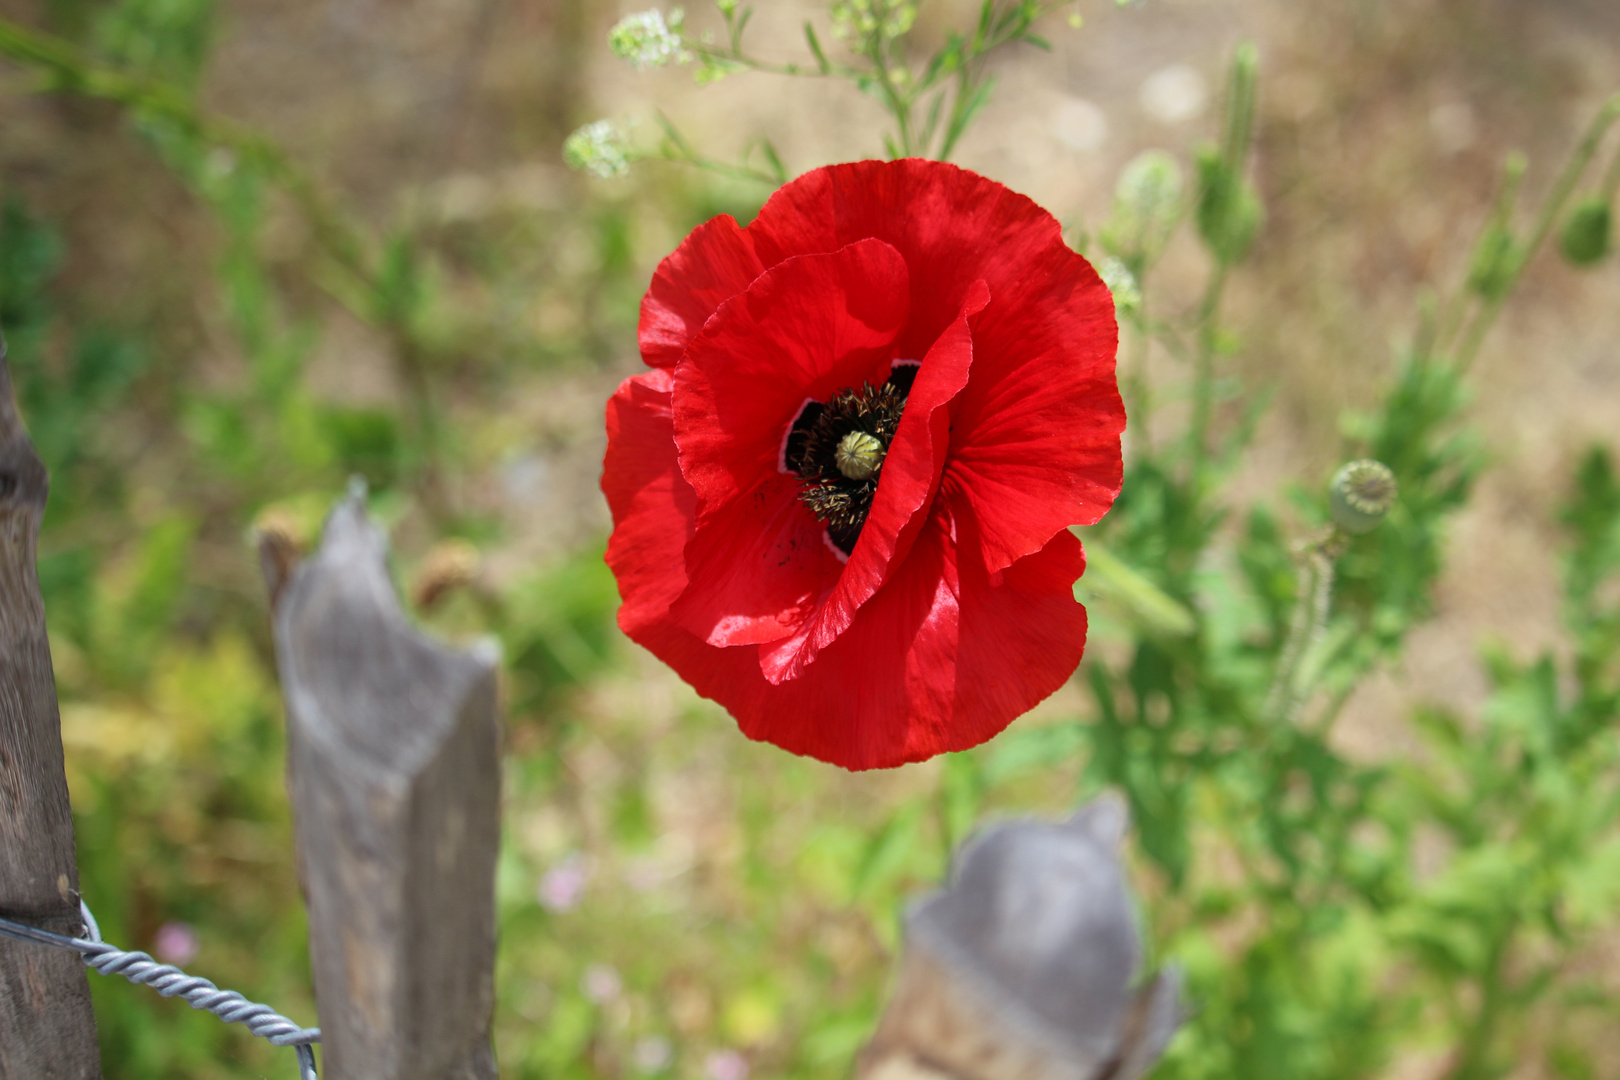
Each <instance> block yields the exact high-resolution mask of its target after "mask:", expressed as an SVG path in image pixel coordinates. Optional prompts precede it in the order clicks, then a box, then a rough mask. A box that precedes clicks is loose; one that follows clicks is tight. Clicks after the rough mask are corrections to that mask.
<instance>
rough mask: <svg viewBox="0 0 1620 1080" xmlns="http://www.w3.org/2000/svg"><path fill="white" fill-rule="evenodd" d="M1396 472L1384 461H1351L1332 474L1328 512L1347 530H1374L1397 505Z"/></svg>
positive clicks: (1361, 531) (1340, 526)
mask: <svg viewBox="0 0 1620 1080" xmlns="http://www.w3.org/2000/svg"><path fill="white" fill-rule="evenodd" d="M1396 492H1397V488H1396V484H1395V474H1394V473H1392V472H1390V471H1389V466H1388V465H1385V464H1384V463H1383V462H1381V461H1372V460H1362V461H1352V462H1350V464H1348V465H1346V466H1344V467H1343V468H1342V469H1340V470H1339V471H1338V472H1336V473H1334V474H1333V483H1332V484H1331V485H1330V486H1329V488H1328V512H1329V514H1330V515H1331V516H1332V518H1333V523H1334V524H1335V525H1337V526H1338V527H1339V528H1341V529H1343V530H1344V531H1345V532H1350V533H1364V532H1371V531H1372V530H1373V529H1375V528H1377V527H1378V523H1379V522H1380V521H1383V520H1384V515H1385V514H1387V513H1389V508H1390V507H1392V506H1394V505H1395V495H1396Z"/></svg>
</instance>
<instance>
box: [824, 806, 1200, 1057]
mask: <svg viewBox="0 0 1620 1080" xmlns="http://www.w3.org/2000/svg"><path fill="white" fill-rule="evenodd" d="M1125 822H1126V812H1125V806H1124V803H1123V802H1120V801H1119V800H1117V799H1114V798H1111V797H1104V798H1101V799H1097V800H1095V801H1094V802H1092V803H1090V804H1088V805H1087V806H1086V807H1085V808H1084V809H1082V810H1081V811H1080V812H1079V813H1078V814H1076V815H1075V816H1074V817H1073V818H1072V819H1070V820H1069V821H1067V822H1064V823H1061V824H1058V823H1050V822H1041V821H1031V820H1027V819H1026V820H1021V821H1013V822H1008V823H1005V824H1002V825H997V826H993V827H991V828H989V829H986V830H984V831H983V832H982V833H980V834H979V835H977V836H975V837H973V838H971V839H970V840H969V841H968V842H967V843H966V844H964V845H963V847H962V849H961V850H960V851H959V852H957V854H956V858H955V859H954V863H955V865H954V866H953V868H952V874H951V883H950V885H949V886H948V887H947V888H945V889H943V890H941V891H939V892H937V893H934V894H933V895H932V896H928V897H925V898H924V899H923V900H922V901H920V902H919V903H917V904H915V905H913V907H912V908H911V910H910V912H908V914H907V916H906V947H905V955H904V957H903V958H902V960H901V965H900V975H899V978H898V980H897V984H896V987H895V992H894V996H893V997H892V998H891V999H890V1001H889V1007H888V1009H887V1010H886V1011H885V1012H884V1014H883V1019H882V1021H881V1022H880V1023H879V1024H878V1030H877V1034H876V1035H874V1036H873V1038H872V1042H871V1043H870V1044H869V1045H868V1046H867V1047H866V1049H865V1050H864V1051H863V1052H862V1054H861V1058H860V1061H859V1062H858V1064H857V1069H856V1077H857V1080H1134V1078H1136V1077H1139V1076H1141V1075H1142V1074H1143V1073H1145V1072H1147V1071H1148V1069H1150V1068H1151V1067H1152V1066H1153V1064H1154V1063H1155V1062H1156V1061H1157V1060H1158V1058H1159V1055H1160V1054H1161V1053H1162V1052H1163V1051H1164V1048H1165V1045H1166V1044H1167V1043H1168V1042H1169V1041H1170V1037H1171V1036H1172V1035H1173V1034H1175V1031H1176V1027H1177V1026H1178V1025H1179V1024H1180V1022H1181V1005H1180V986H1181V978H1180V975H1179V973H1178V972H1177V971H1175V970H1174V969H1171V970H1167V971H1164V972H1161V973H1159V974H1158V975H1157V976H1156V977H1155V978H1152V979H1149V980H1147V981H1146V982H1145V983H1142V984H1141V985H1138V982H1137V980H1138V975H1139V971H1138V968H1139V967H1140V964H1141V959H1142V946H1141V943H1140V942H1139V941H1138V940H1137V927H1136V919H1135V915H1134V912H1133V911H1132V904H1131V897H1130V894H1129V892H1128V891H1127V889H1126V885H1125V872H1124V867H1123V866H1122V865H1121V863H1120V858H1119V851H1118V849H1119V844H1120V841H1121V840H1122V839H1123V837H1124V834H1125Z"/></svg>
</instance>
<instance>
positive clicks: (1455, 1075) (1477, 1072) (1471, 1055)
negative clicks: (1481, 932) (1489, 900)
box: [1451, 918, 1517, 1080]
mask: <svg viewBox="0 0 1620 1080" xmlns="http://www.w3.org/2000/svg"><path fill="white" fill-rule="evenodd" d="M1516 923H1517V919H1516V918H1510V919H1509V921H1508V922H1507V924H1506V925H1504V926H1503V927H1502V930H1501V932H1500V933H1499V934H1497V935H1496V937H1495V938H1494V939H1493V940H1492V941H1491V948H1490V954H1489V956H1488V957H1487V958H1486V961H1485V971H1484V972H1483V973H1481V975H1480V980H1479V982H1480V987H1479V993H1480V1001H1479V1011H1478V1012H1477V1013H1475V1014H1474V1022H1473V1023H1472V1024H1470V1025H1469V1026H1468V1031H1467V1033H1466V1034H1465V1035H1464V1036H1463V1043H1462V1046H1461V1047H1459V1048H1458V1052H1457V1064H1456V1066H1455V1067H1453V1068H1452V1070H1451V1080H1486V1078H1488V1077H1491V1076H1494V1075H1496V1074H1495V1072H1494V1071H1493V1070H1492V1069H1491V1068H1490V1065H1491V1062H1490V1053H1491V1047H1492V1045H1493V1044H1494V1042H1495V1041H1496V1034H1497V1031H1496V1029H1497V1026H1498V1024H1499V1022H1500V1021H1499V1017H1500V1015H1501V1011H1502V1005H1503V997H1504V995H1503V993H1502V968H1503V966H1504V965H1505V964H1506V962H1507V954H1508V946H1509V945H1510V944H1511V943H1512V940H1513V932H1514V929H1515V925H1516Z"/></svg>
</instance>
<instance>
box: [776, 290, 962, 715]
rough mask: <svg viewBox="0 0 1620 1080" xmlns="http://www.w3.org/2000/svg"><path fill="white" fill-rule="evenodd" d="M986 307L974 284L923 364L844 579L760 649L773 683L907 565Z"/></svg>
mask: <svg viewBox="0 0 1620 1080" xmlns="http://www.w3.org/2000/svg"><path fill="white" fill-rule="evenodd" d="M989 302H990V291H989V289H988V288H986V287H985V285H984V283H983V282H982V281H981V282H978V283H977V286H976V287H975V288H974V289H972V290H971V291H970V293H969V295H968V298H967V300H966V302H965V303H964V304H963V306H962V311H961V314H960V315H959V316H958V318H957V320H956V322H954V323H952V324H951V326H950V327H949V328H947V329H946V331H945V333H943V334H941V335H940V337H939V340H938V341H936V342H934V346H933V348H931V349H929V350H928V355H927V356H925V357H924V358H923V360H922V363H921V364H920V365H919V367H918V371H917V377H916V381H915V382H914V383H913V384H912V387H911V393H910V394H909V395H908V396H907V398H906V409H905V413H904V414H903V415H902V416H901V418H900V427H899V430H897V431H896V432H895V437H894V440H893V441H892V442H891V443H890V444H889V449H888V454H887V456H885V458H884V459H883V471H882V473H881V474H880V479H879V481H878V489H877V493H876V495H875V497H874V498H873V500H872V509H871V511H870V512H869V513H868V515H867V519H866V524H865V525H864V526H863V527H862V529H861V538H860V540H859V541H858V542H857V543H856V545H855V550H854V551H853V552H852V553H851V554H850V557H849V562H848V563H847V564H845V566H844V568H843V573H842V574H840V575H839V577H838V579H837V582H836V584H835V585H833V587H832V588H831V589H830V590H829V591H828V593H827V594H826V595H825V596H824V597H823V598H822V599H821V601H820V602H819V603H818V604H817V606H816V609H815V612H814V614H812V615H811V617H810V618H809V619H807V620H806V621H805V623H804V625H803V626H802V627H800V628H799V630H798V632H797V633H795V634H794V635H793V636H792V637H789V638H785V639H783V640H781V641H778V642H775V643H774V644H772V645H768V646H762V647H761V648H760V651H759V655H760V667H761V670H763V671H764V673H765V678H766V679H767V680H769V681H770V682H772V683H780V682H783V681H785V680H788V679H794V678H797V677H798V676H799V675H800V674H802V673H803V671H804V669H805V667H806V666H807V665H809V664H810V663H811V662H812V661H813V660H815V658H816V656H817V654H818V653H819V652H820V651H821V650H822V649H824V648H826V647H827V646H828V645H830V644H831V643H832V642H833V641H834V640H836V639H837V637H838V635H840V634H842V633H843V632H844V631H845V630H847V629H848V628H849V626H850V623H851V622H852V621H853V620H854V618H855V613H856V611H857V610H858V609H859V608H860V606H861V605H862V604H864V603H866V601H867V600H868V599H870V598H871V596H872V594H874V593H875V592H877V590H878V588H879V587H880V586H882V585H883V583H884V582H885V581H886V580H887V579H888V577H889V576H890V574H891V573H892V571H893V569H894V567H895V566H896V565H898V564H899V563H900V562H902V561H903V560H904V559H905V558H906V555H907V553H908V552H909V551H910V549H911V545H912V543H913V542H914V541H915V539H916V536H917V533H918V532H919V531H920V530H921V528H922V526H923V522H924V521H925V520H926V517H927V510H928V507H929V506H931V505H932V503H933V500H934V494H935V492H936V491H938V489H939V482H940V476H941V474H942V471H943V466H944V464H945V452H946V449H947V448H948V446H949V445H950V424H951V415H950V409H949V408H947V406H948V405H949V404H950V402H951V400H952V399H953V398H955V397H956V395H957V394H958V393H960V392H961V390H962V388H963V387H964V386H966V385H967V382H968V376H969V371H970V370H971V366H972V363H973V332H972V330H971V329H970V328H969V326H968V319H969V318H971V317H972V316H974V315H977V314H978V313H979V312H980V311H982V310H983V309H984V306H985V305H986V304H987V303H989Z"/></svg>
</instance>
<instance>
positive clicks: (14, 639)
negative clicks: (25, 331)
mask: <svg viewBox="0 0 1620 1080" xmlns="http://www.w3.org/2000/svg"><path fill="white" fill-rule="evenodd" d="M48 487H49V484H48V480H47V477H46V474H45V466H44V464H43V463H42V462H41V461H40V459H39V455H38V454H36V453H35V452H34V447H33V444H31V443H30V442H29V441H28V434H27V432H26V431H25V430H24V428H23V424H22V418H21V417H20V416H19V415H18V413H17V407H16V403H15V402H14V400H13V398H12V390H11V374H10V371H9V369H8V367H7V365H6V359H5V344H4V340H3V339H0V915H4V916H5V917H7V918H10V919H15V920H17V921H19V922H26V923H30V924H32V925H34V926H38V927H42V928H44V929H46V930H52V931H55V932H56V933H59V934H69V935H73V936H78V935H79V934H80V933H82V932H83V931H82V927H81V924H80V921H79V870H78V864H77V862H76V861H75V858H74V851H73V816H72V813H71V810H70V809H69V806H68V788H67V777H66V775H65V773H64V772H63V759H62V725H61V718H60V715H59V713H58V711H57V703H56V677H55V674H54V673H53V670H52V668H51V649H50V643H49V641H48V639H47V638H46V635H45V605H44V603H43V601H42V600H41V598H40V594H39V575H38V572H37V571H36V569H35V565H34V560H35V553H36V549H37V545H38V541H39V523H40V518H41V517H42V516H43V515H44V512H45V496H46V492H47V490H48ZM100 1076H101V1058H100V1052H99V1050H98V1049H97V1046H96V1019H95V1014H94V1013H93V1012H92V1011H91V1008H90V987H89V984H88V981H87V979H86V973H85V967H84V964H83V962H82V961H81V960H80V959H79V957H78V956H77V955H76V954H74V953H72V952H67V951H65V950H60V949H51V948H46V947H43V946H40V945H33V944H28V943H25V942H20V941H9V940H5V939H0V1080H87V1078H99V1077H100Z"/></svg>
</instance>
